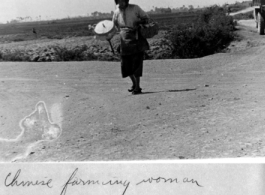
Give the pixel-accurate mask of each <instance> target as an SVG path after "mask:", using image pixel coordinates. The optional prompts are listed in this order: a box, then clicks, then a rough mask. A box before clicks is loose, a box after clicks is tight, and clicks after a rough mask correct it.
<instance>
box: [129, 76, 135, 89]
mask: <svg viewBox="0 0 265 195" xmlns="http://www.w3.org/2000/svg"><path fill="white" fill-rule="evenodd" d="M129 77H130V79H131V80H132V89H129V90H131V91H133V90H134V89H135V86H136V85H137V81H136V78H135V76H134V75H130V76H129ZM131 91H130V92H131Z"/></svg>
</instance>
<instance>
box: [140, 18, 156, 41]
mask: <svg viewBox="0 0 265 195" xmlns="http://www.w3.org/2000/svg"><path fill="white" fill-rule="evenodd" d="M158 31H159V27H158V24H157V23H156V22H154V21H151V22H149V23H148V24H144V25H141V27H140V32H141V34H142V36H143V37H144V38H146V39H149V38H152V37H154V36H155V35H157V34H158Z"/></svg>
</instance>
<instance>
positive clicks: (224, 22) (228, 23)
mask: <svg viewBox="0 0 265 195" xmlns="http://www.w3.org/2000/svg"><path fill="white" fill-rule="evenodd" d="M234 30H235V24H234V22H233V18H232V17H230V16H227V15H226V11H225V10H224V9H223V8H221V7H219V6H213V7H209V8H207V9H205V10H204V11H203V12H202V13H200V14H199V17H198V19H197V21H196V22H194V23H193V24H192V25H190V24H182V25H177V26H175V27H174V28H173V29H172V31H171V32H169V33H168V35H167V39H169V40H170V41H171V43H172V45H173V51H172V57H173V58H196V57H203V56H206V55H210V54H213V53H215V52H218V51H220V50H222V49H224V48H225V46H226V45H227V44H228V43H229V42H231V41H232V40H233V39H234V37H235V34H234V32H233V31H234Z"/></svg>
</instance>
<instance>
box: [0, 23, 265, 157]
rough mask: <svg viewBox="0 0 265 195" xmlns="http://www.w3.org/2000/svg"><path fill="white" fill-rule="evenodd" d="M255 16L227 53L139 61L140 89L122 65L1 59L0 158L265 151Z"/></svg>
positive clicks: (262, 72)
mask: <svg viewBox="0 0 265 195" xmlns="http://www.w3.org/2000/svg"><path fill="white" fill-rule="evenodd" d="M252 22H253V23H254V21H252ZM252 22H249V21H240V25H241V26H240V27H239V30H238V33H239V34H240V36H241V37H242V40H241V41H235V42H234V43H232V44H231V45H230V46H229V50H230V52H228V53H219V54H215V55H212V56H208V57H204V58H200V59H185V60H157V61H145V65H144V77H143V78H142V88H143V91H144V93H143V94H142V95H137V96H133V95H131V94H130V93H128V92H127V89H128V88H130V86H131V84H130V82H129V80H128V79H122V78H121V76H120V65H119V63H113V62H68V63H66V62H63V63H20V62H18V63H7V62H2V63H0V68H1V71H0V89H1V92H0V99H1V101H0V107H1V109H0V119H1V120H0V125H1V129H0V137H1V139H0V141H1V142H0V144H1V145H2V147H1V148H2V149H1V157H0V159H1V160H2V161H15V160H16V161H26V162H31V161H45V162H48V161H52V162H57V161H94V160H146V159H152V160H154V159H198V158H224V157H225V158H227V157H263V156H264V155H265V98H264V96H265V66H264V64H265V58H264V56H265V40H264V36H259V35H258V34H257V33H256V29H255V28H253V27H249V25H248V24H252ZM37 104H38V105H37ZM40 104H41V105H42V106H41V107H39V105H40ZM23 124H26V125H23ZM54 128H55V130H56V132H59V131H61V133H60V134H59V133H57V134H56V135H55V136H53V137H51V136H49V135H51V133H53V132H54ZM22 134H26V136H24V135H22ZM47 135H48V136H47ZM19 140H20V141H19ZM21 143H23V144H21ZM3 148H4V149H3Z"/></svg>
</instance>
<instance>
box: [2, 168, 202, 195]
mask: <svg viewBox="0 0 265 195" xmlns="http://www.w3.org/2000/svg"><path fill="white" fill-rule="evenodd" d="M78 171H79V169H78V168H76V169H75V170H74V171H73V172H72V173H71V174H70V176H69V177H67V179H66V180H65V181H62V184H63V185H61V186H60V187H61V189H60V194H59V195H66V194H67V191H68V189H69V188H71V187H74V186H75V187H76V186H92V185H93V186H120V187H122V195H125V194H126V192H128V190H129V188H130V187H131V186H133V185H134V186H142V185H149V184H161V183H165V184H172V185H174V184H175V185H176V184H191V185H194V186H196V187H199V188H202V187H203V186H202V185H201V184H200V183H199V182H198V181H197V180H195V179H193V178H187V177H185V178H181V179H179V178H165V177H160V176H159V177H149V178H145V179H141V180H139V181H137V182H132V181H129V180H119V179H110V180H106V181H101V180H91V179H83V178H80V177H77V173H78ZM21 175H22V171H21V169H19V170H17V171H16V172H14V173H12V172H10V173H8V174H7V175H6V177H5V180H4V186H5V187H7V188H19V187H37V186H43V187H46V188H48V189H53V188H54V187H55V186H54V184H53V182H54V179H52V178H48V177H45V179H41V180H30V179H28V180H24V179H23V178H21Z"/></svg>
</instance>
